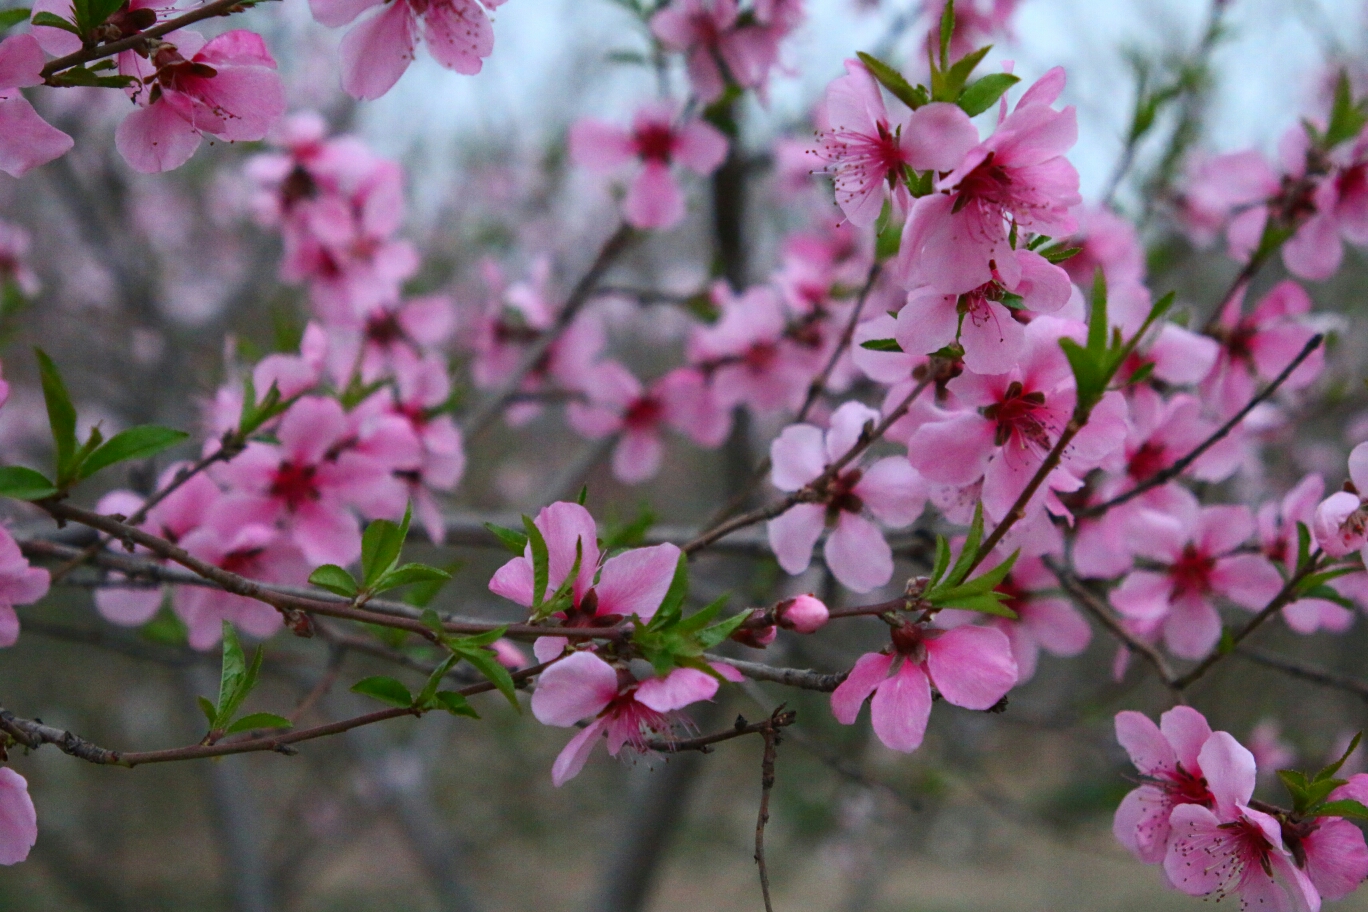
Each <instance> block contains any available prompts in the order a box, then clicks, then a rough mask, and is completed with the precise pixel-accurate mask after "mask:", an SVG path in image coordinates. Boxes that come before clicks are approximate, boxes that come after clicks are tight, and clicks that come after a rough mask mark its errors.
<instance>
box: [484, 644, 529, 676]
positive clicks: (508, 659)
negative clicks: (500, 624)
mask: <svg viewBox="0 0 1368 912" xmlns="http://www.w3.org/2000/svg"><path fill="white" fill-rule="evenodd" d="M490 648H491V649H493V650H494V657H495V658H496V659H498V660H499V664H500V665H502V666H503V667H504V668H508V669H510V670H512V671H517V670H518V669H519V668H526V667H527V656H525V655H523V651H522V650H521V649H519V648H518V647H517V646H515V645H514V644H513V641H512V640H504V639H500V640H495V641H494V645H493V646H491V647H490Z"/></svg>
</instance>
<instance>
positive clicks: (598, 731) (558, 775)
mask: <svg viewBox="0 0 1368 912" xmlns="http://www.w3.org/2000/svg"><path fill="white" fill-rule="evenodd" d="M605 724H606V723H605V722H604V721H603V720H602V719H595V720H594V721H593V722H590V723H589V725H588V727H586V728H585V729H584V730H583V731H581V732H580V733H579V734H577V735H575V737H573V738H571V739H570V741H569V743H567V744H566V745H565V747H564V748H562V749H561V752H560V753H559V754H558V755H557V756H556V762H555V763H553V764H552V765H551V783H552V784H553V785H554V786H555V787H556V788H560V787H561V786H562V785H564V784H565V783H567V782H569V781H570V780H571V779H574V778H575V777H576V776H578V775H579V772H580V770H582V769H584V764H585V761H587V760H588V759H589V755H590V754H591V753H593V752H594V745H596V744H598V741H599V738H600V737H602V736H603V729H604V726H605Z"/></svg>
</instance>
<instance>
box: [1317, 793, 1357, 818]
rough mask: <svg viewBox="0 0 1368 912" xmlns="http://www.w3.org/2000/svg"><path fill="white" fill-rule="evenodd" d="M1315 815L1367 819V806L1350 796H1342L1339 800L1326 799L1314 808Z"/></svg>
mask: <svg viewBox="0 0 1368 912" xmlns="http://www.w3.org/2000/svg"><path fill="white" fill-rule="evenodd" d="M1315 814H1316V816H1317V817H1351V818H1358V819H1359V820H1368V807H1364V806H1363V805H1362V804H1360V803H1359V802H1357V801H1355V800H1354V799H1352V798H1343V799H1341V800H1339V801H1327V802H1326V803H1325V804H1322V805H1320V806H1318V807H1317V808H1316V809H1315Z"/></svg>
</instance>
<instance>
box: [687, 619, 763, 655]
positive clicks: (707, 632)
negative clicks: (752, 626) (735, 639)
mask: <svg viewBox="0 0 1368 912" xmlns="http://www.w3.org/2000/svg"><path fill="white" fill-rule="evenodd" d="M750 616H751V613H750V612H749V611H742V612H741V613H740V614H735V615H732V616H731V617H729V618H727V619H726V620H725V621H722V622H721V623H718V624H713V625H712V626H711V627H704V628H703V629H702V630H700V631H699V632H698V644H699V645H700V646H702V647H703V648H704V649H712V648H713V647H714V646H716V645H717V644H718V643H721V642H722V641H724V640H726V639H727V638H728V637H729V636H731V635H732V634H733V633H735V632H736V631H737V630H738V629H739V628H740V627H741V625H742V624H744V623H746V619H747V618H749V617H750Z"/></svg>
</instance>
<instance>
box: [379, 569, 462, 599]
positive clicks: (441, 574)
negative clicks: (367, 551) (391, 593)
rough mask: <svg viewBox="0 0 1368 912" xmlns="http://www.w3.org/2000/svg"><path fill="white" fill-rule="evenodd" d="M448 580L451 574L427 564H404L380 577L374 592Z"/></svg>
mask: <svg viewBox="0 0 1368 912" xmlns="http://www.w3.org/2000/svg"><path fill="white" fill-rule="evenodd" d="M449 579H451V574H450V573H447V572H446V571H445V570H439V569H438V568H436V567H429V566H428V565H427V564H404V565H402V566H399V567H395V568H394V569H393V570H391V571H389V572H388V573H386V574H385V575H384V576H382V577H380V579H379V580H377V581H376V583H375V591H376V592H384V591H385V590H387V589H398V588H399V587H400V586H408V585H411V584H413V583H433V582H437V583H445V582H446V581H447V580H449Z"/></svg>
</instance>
